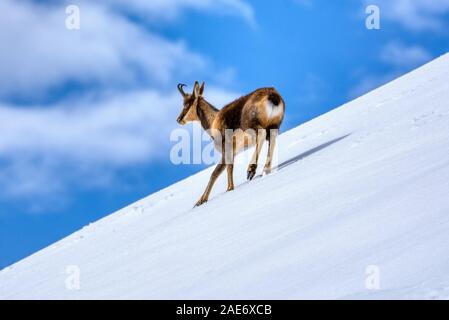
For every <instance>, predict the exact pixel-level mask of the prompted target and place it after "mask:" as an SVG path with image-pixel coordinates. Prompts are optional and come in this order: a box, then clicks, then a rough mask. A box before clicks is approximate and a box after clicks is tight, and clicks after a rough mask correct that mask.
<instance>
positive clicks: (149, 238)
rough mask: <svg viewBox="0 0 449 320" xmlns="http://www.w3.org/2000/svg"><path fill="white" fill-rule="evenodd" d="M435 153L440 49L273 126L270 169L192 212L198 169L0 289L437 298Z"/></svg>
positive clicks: (440, 205)
mask: <svg viewBox="0 0 449 320" xmlns="http://www.w3.org/2000/svg"><path fill="white" fill-rule="evenodd" d="M287 107H288V106H287ZM448 151H449V55H445V56H443V57H441V58H439V59H437V60H435V61H433V62H431V63H430V64H428V65H425V66H424V67H422V68H420V69H418V70H416V71H414V72H412V73H410V74H408V75H406V76H404V77H402V78H400V79H398V80H396V81H393V82H392V83H389V84H388V85H386V86H384V87H381V88H379V89H377V90H375V91H373V92H371V93H369V94H367V95H365V96H363V97H361V98H359V99H357V100H355V101H353V102H351V103H348V104H346V105H344V106H342V107H340V108H338V109H336V110H334V111H332V112H329V113H328V114H325V115H323V116H321V117H319V118H317V119H314V120H313V121H310V122H308V123H306V124H304V125H301V126H299V127H297V128H295V129H293V130H291V131H289V132H286V133H284V134H283V135H282V136H281V137H280V140H279V163H281V165H280V169H279V170H278V171H276V172H274V173H273V174H271V175H269V176H265V177H262V178H259V179H257V180H255V181H253V182H250V183H246V181H245V176H246V172H245V171H246V165H245V164H241V165H239V166H237V168H236V170H235V171H236V172H235V180H236V183H237V185H238V187H237V189H236V190H235V191H234V192H231V193H224V190H225V184H226V179H225V176H224V175H223V176H222V177H221V178H220V180H219V181H218V183H217V185H216V187H215V188H214V193H213V197H212V200H211V201H210V202H209V203H208V204H206V205H205V206H203V207H200V208H198V209H195V210H191V207H192V205H193V204H194V203H195V201H196V200H197V198H198V197H199V196H200V195H201V193H202V191H203V188H204V187H205V185H206V183H207V181H208V178H209V175H210V173H211V170H212V168H210V169H208V170H205V171H203V172H201V173H199V174H197V175H194V176H192V177H190V178H188V179H186V180H184V181H181V182H179V183H177V184H174V185H172V186H170V187H168V188H166V189H164V190H162V191H160V192H157V193H155V194H153V195H151V196H149V197H147V198H145V199H142V200H141V201H138V202H137V203H134V204H132V205H130V206H129V207H127V208H124V209H122V210H120V211H118V212H116V213H114V214H112V215H110V216H108V217H106V218H104V219H102V220H100V221H98V222H96V223H94V224H91V225H89V226H87V227H85V228H83V229H82V230H80V231H78V232H76V233H74V234H72V235H70V236H69V237H67V238H65V239H63V240H62V241H59V242H57V243H55V244H54V245H52V246H50V247H48V248H46V249H44V250H42V251H40V252H38V253H36V254H34V255H32V256H30V257H28V258H26V259H24V260H23V261H20V262H18V263H16V264H14V265H13V266H11V267H9V268H6V269H4V270H2V271H1V272H0V298H1V299H12V298H33V299H34V298H50V299H78V298H88V299H91V298H101V299H103V298H139V299H140V298H143V299H146V298H172V299H187V298H189V299H196V298H209V299H214V298H224V299H227V298H270V299H271V298H274V299H279V298H284V299H308V298H318V299H334V298H338V299H348V298H351V299H352V298H355V299H385V298H412V299H415V298H424V299H427V298H428V299H433V298H440V299H443V298H449V272H448V271H449V197H448V191H449V152H448ZM264 152H265V151H264ZM260 169H261V166H260V167H259V170H260ZM70 266H72V267H70ZM73 266H76V268H79V272H80V273H79V275H80V288H79V290H73V288H72V287H70V286H69V287H67V286H66V282H67V281H68V279H70V277H71V276H73V273H72V272H73ZM369 266H374V267H369ZM373 268H374V269H373ZM76 270H78V269H76ZM372 270H375V272H377V271H378V272H379V273H378V275H379V278H378V279H379V285H380V288H379V289H378V290H373V288H372V287H370V286H368V287H367V286H366V282H367V281H368V282H369V281H370V280H371V279H372V278H371V276H372V274H371V271H372ZM367 272H368V273H367Z"/></svg>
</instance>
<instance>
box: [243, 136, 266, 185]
mask: <svg viewBox="0 0 449 320" xmlns="http://www.w3.org/2000/svg"><path fill="white" fill-rule="evenodd" d="M266 136H267V132H266V130H265V129H259V130H258V131H257V136H256V150H254V154H253V157H252V159H251V162H250V163H249V166H248V175H247V178H248V180H252V179H253V178H254V176H255V175H256V170H257V163H258V161H259V155H260V151H261V150H262V147H263V143H264V141H265V138H266Z"/></svg>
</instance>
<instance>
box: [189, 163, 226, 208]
mask: <svg viewBox="0 0 449 320" xmlns="http://www.w3.org/2000/svg"><path fill="white" fill-rule="evenodd" d="M225 167H226V164H224V163H223V162H221V163H219V164H217V166H216V167H215V170H214V172H212V175H211V176H210V180H209V183H208V184H207V187H206V190H205V191H204V193H203V195H202V196H201V198H200V199H199V200H198V202H197V203H196V204H195V207H199V206H200V205H202V204H204V203H205V202H207V200H209V194H210V192H211V190H212V187H213V186H214V183H215V181H216V180H217V178H218V177H219V176H220V174H221V173H222V172H223V170H224V169H225Z"/></svg>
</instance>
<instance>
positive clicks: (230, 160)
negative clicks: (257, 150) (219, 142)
mask: <svg viewBox="0 0 449 320" xmlns="http://www.w3.org/2000/svg"><path fill="white" fill-rule="evenodd" d="M227 147H228V148H231V149H230V151H231V153H230V154H229V153H228V152H226V156H225V159H226V169H227V173H228V189H227V190H226V191H232V190H234V159H235V148H236V141H235V137H233V138H232V145H230V144H228V145H227ZM226 151H228V149H226Z"/></svg>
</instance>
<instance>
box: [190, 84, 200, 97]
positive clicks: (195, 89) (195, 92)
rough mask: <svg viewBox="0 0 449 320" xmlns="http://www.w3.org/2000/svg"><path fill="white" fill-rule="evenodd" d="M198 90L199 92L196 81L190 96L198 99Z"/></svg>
mask: <svg viewBox="0 0 449 320" xmlns="http://www.w3.org/2000/svg"><path fill="white" fill-rule="evenodd" d="M198 90H199V84H198V81H195V84H194V85H193V92H192V96H194V97H198Z"/></svg>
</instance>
